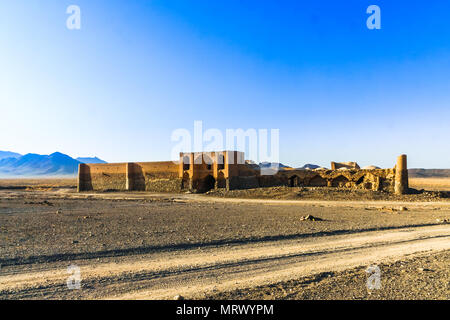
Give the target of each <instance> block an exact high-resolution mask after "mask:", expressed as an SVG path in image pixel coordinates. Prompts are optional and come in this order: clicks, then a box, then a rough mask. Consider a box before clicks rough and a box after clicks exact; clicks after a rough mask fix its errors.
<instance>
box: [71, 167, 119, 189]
mask: <svg viewBox="0 0 450 320" xmlns="http://www.w3.org/2000/svg"><path fill="white" fill-rule="evenodd" d="M126 182H127V178H126V166H125V164H124V163H108V164H103V163H102V164H80V166H79V175H78V189H79V191H90V190H98V191H108V190H116V191H120V190H126Z"/></svg>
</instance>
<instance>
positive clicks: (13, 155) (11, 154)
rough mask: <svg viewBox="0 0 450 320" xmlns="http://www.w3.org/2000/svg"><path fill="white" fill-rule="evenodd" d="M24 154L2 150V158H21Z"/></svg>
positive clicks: (0, 152)
mask: <svg viewBox="0 0 450 320" xmlns="http://www.w3.org/2000/svg"><path fill="white" fill-rule="evenodd" d="M21 156H22V155H21V154H20V153H15V152H10V151H0V160H1V159H6V158H19V157H21Z"/></svg>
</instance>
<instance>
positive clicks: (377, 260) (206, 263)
mask: <svg viewBox="0 0 450 320" xmlns="http://www.w3.org/2000/svg"><path fill="white" fill-rule="evenodd" d="M276 192H279V191H276ZM295 192H298V191H295ZM308 192H311V191H308ZM312 192H317V191H312ZM377 197H378V196H376V197H375V199H373V196H370V195H369V196H368V197H367V196H364V197H363V198H361V197H359V198H358V197H356V198H353V199H345V200H342V199H336V200H333V199H332V198H331V199H329V198H326V199H327V200H323V199H322V198H321V197H320V196H319V197H317V198H314V197H312V196H308V197H305V198H304V199H300V200H299V199H292V197H290V196H289V197H274V198H276V199H277V200H273V199H267V198H266V199H242V198H236V197H235V196H233V195H231V197H227V196H226V195H221V196H220V197H218V196H214V194H209V195H194V194H150V193H81V194H77V193H76V192H75V191H74V189H73V188H55V187H54V188H48V189H39V188H29V189H20V188H16V189H8V188H5V189H2V190H0V265H1V269H0V299H172V298H173V297H174V296H176V295H181V296H183V297H185V298H187V299H449V298H450V291H449V290H450V289H449V281H450V272H449V269H450V268H449V266H450V259H449V258H450V224H448V223H446V222H448V220H449V219H450V201H449V199H448V198H439V197H436V196H431V197H428V196H427V197H428V198H426V199H425V198H420V197H424V196H423V195H422V196H418V197H417V198H415V199H409V198H402V199H394V200H393V199H390V198H385V199H383V198H377ZM308 215H310V216H313V217H317V218H320V219H321V221H317V220H316V221H312V220H307V219H306V220H305V219H303V217H305V216H308ZM371 265H376V266H378V267H379V269H380V271H381V272H380V284H381V286H380V287H379V288H375V289H368V287H367V281H368V278H369V277H370V276H371V274H370V273H367V272H366V270H367V267H368V266H371ZM68 266H75V268H76V269H70V270H71V271H70V270H69V271H68ZM73 270H78V271H79V280H80V289H69V288H68V281H69V283H75V282H73V281H75V280H76V279H78V278H76V277H75V278H74V275H75V276H76V274H74V273H73ZM74 279H75V280H74Z"/></svg>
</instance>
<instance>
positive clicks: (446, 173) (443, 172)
mask: <svg viewBox="0 0 450 320" xmlns="http://www.w3.org/2000/svg"><path fill="white" fill-rule="evenodd" d="M408 174H409V177H410V178H431V177H433V178H450V169H408Z"/></svg>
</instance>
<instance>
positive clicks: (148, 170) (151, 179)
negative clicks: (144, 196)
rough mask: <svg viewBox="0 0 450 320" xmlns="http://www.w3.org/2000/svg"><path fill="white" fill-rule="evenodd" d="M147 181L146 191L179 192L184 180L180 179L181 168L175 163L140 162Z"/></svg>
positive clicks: (139, 164)
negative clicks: (179, 171)
mask: <svg viewBox="0 0 450 320" xmlns="http://www.w3.org/2000/svg"><path fill="white" fill-rule="evenodd" d="M136 165H138V166H139V167H140V168H141V169H142V174H143V177H144V181H145V191H153V192H179V191H181V186H182V180H181V179H180V178H179V176H178V175H179V173H178V170H179V166H178V164H177V163H174V162H173V161H161V162H138V163H136Z"/></svg>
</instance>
